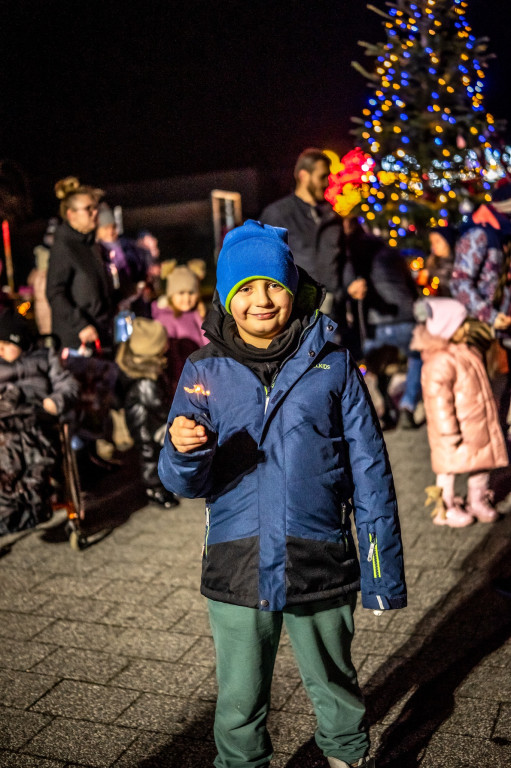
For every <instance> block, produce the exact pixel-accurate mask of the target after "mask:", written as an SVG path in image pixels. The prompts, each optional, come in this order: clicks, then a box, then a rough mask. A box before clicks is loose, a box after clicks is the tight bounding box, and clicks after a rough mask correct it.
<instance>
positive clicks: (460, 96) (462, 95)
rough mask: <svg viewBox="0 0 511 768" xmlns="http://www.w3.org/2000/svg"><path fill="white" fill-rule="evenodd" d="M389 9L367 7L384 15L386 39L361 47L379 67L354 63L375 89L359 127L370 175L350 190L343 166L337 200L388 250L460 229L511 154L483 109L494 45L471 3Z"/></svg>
mask: <svg viewBox="0 0 511 768" xmlns="http://www.w3.org/2000/svg"><path fill="white" fill-rule="evenodd" d="M386 6H387V8H388V10H387V11H383V10H380V9H378V8H375V7H374V6H371V5H369V6H368V8H369V9H370V10H372V11H374V12H375V13H378V14H379V15H380V16H382V17H383V22H382V23H383V27H384V30H385V37H386V39H385V41H384V42H381V43H376V44H371V43H365V42H361V43H360V45H361V46H363V48H364V49H365V53H366V55H367V56H368V57H371V59H372V60H373V61H374V71H367V70H366V69H365V68H364V67H362V66H361V65H360V64H359V63H354V64H353V66H355V68H356V69H357V70H358V71H359V72H361V73H362V74H363V75H364V76H365V77H366V78H367V79H368V81H369V86H370V89H371V94H370V97H369V99H368V104H367V107H366V108H365V109H364V110H363V117H362V118H353V120H354V122H355V123H357V127H356V128H355V129H354V130H353V131H352V133H353V134H354V135H355V136H356V138H357V143H358V144H359V146H360V149H361V151H360V152H359V153H358V154H359V157H360V158H362V164H364V158H365V160H366V162H365V165H364V167H365V168H366V172H365V176H364V179H363V180H362V181H359V183H358V184H353V183H351V182H348V183H347V184H346V183H345V177H344V181H343V172H344V167H343V165H341V166H340V167H339V168H338V170H339V171H340V172H339V174H338V175H337V177H335V176H334V177H333V184H332V186H331V189H330V190H329V195H330V199H331V201H332V202H333V203H334V204H335V206H336V207H337V209H338V210H339V211H341V212H343V213H346V212H347V210H348V209H351V211H352V212H353V213H354V214H358V215H362V216H363V217H364V218H365V220H366V221H367V223H368V225H369V226H370V227H371V228H372V229H373V231H376V232H380V233H381V234H382V235H383V236H384V237H385V238H386V239H388V242H389V244H390V245H392V246H398V247H400V248H403V247H405V248H406V247H422V248H426V247H427V246H426V242H427V229H428V227H429V226H435V225H442V224H447V223H454V224H456V223H458V222H459V220H460V219H461V218H462V216H463V214H466V213H467V212H469V211H470V210H471V209H472V208H473V207H474V205H475V204H477V203H478V202H482V201H484V200H489V199H490V190H491V187H492V185H493V183H494V182H495V181H496V180H497V179H498V178H500V177H501V176H503V175H504V174H505V172H506V167H507V166H508V165H509V162H510V160H509V153H508V152H506V151H505V150H504V151H502V150H501V149H499V146H500V145H499V138H498V136H499V132H500V130H501V128H502V126H501V125H497V124H496V121H495V119H494V117H493V116H492V115H490V114H489V113H488V112H486V110H485V107H484V106H483V94H482V91H483V85H484V77H485V74H484V70H485V68H486V67H487V66H488V59H489V54H488V53H487V43H488V40H487V39H486V38H481V39H477V38H476V37H475V36H474V35H473V34H472V29H471V27H470V26H469V23H468V21H467V18H466V15H465V13H466V9H467V3H466V2H464V0H413V1H412V0H395V2H388V3H386ZM336 181H337V186H336ZM357 196H358V197H357ZM348 197H349V198H350V200H349V202H348ZM354 203H355V205H353V204H354Z"/></svg>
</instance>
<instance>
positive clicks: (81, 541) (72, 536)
mask: <svg viewBox="0 0 511 768" xmlns="http://www.w3.org/2000/svg"><path fill="white" fill-rule="evenodd" d="M69 545H70V547H71V549H72V550H74V551H75V552H79V551H80V550H81V549H84V547H85V546H86V545H87V538H86V537H85V536H84V535H83V533H80V531H77V530H76V529H73V530H72V531H70V533H69Z"/></svg>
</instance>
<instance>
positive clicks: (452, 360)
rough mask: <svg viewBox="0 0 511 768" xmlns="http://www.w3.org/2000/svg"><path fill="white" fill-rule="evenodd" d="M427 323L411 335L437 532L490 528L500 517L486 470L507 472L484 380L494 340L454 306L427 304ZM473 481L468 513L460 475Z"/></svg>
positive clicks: (439, 302) (439, 300)
mask: <svg viewBox="0 0 511 768" xmlns="http://www.w3.org/2000/svg"><path fill="white" fill-rule="evenodd" d="M422 303H423V305H424V306H425V309H426V313H427V319H426V321H425V325H418V326H417V328H416V329H415V331H414V336H413V348H414V349H417V350H419V351H420V353H421V356H422V360H423V366H422V378H421V381H422V391H423V398H424V407H425V410H426V421H427V429H428V439H429V445H430V449H431V465H432V468H433V472H435V473H436V475H437V477H436V486H434V487H433V488H429V489H427V490H428V493H429V495H430V499H429V500H426V503H428V501H430V500H431V501H432V500H436V502H437V503H436V506H435V509H434V511H433V514H434V517H433V523H434V524H435V525H448V526H450V527H451V528H463V527H464V526H467V525H470V524H471V523H473V522H474V518H476V519H477V520H479V521H480V522H482V523H492V522H494V521H495V520H496V519H497V517H498V513H497V511H496V510H495V508H494V507H493V506H492V504H491V502H490V492H489V490H488V481H489V470H491V469H496V468H497V467H505V466H507V464H508V459H507V451H506V446H505V443H504V437H503V435H502V430H501V428H500V426H499V419H498V414H497V407H496V404H495V400H494V397H493V394H492V391H491V388H490V382H489V380H488V376H487V374H486V369H485V364H484V357H483V352H482V350H483V349H484V348H485V347H487V346H488V345H489V342H490V340H491V336H490V334H489V333H488V332H487V326H484V324H482V323H479V322H478V321H474V320H471V319H469V318H467V310H466V309H465V307H464V306H463V304H461V303H460V302H459V301H457V300H456V299H452V298H438V297H435V298H428V299H424V300H423V302H422ZM466 472H468V473H470V474H469V478H468V495H467V502H466V506H465V508H464V509H463V506H462V503H461V500H459V499H458V498H457V497H455V495H454V481H455V477H456V475H459V474H463V473H466Z"/></svg>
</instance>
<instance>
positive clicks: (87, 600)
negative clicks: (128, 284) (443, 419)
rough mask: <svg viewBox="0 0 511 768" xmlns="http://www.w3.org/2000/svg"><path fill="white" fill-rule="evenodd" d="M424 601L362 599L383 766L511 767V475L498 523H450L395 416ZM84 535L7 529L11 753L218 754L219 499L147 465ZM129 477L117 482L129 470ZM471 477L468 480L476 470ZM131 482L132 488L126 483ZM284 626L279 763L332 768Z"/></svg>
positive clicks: (92, 765) (363, 647) (2, 755)
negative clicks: (384, 603) (214, 537)
mask: <svg viewBox="0 0 511 768" xmlns="http://www.w3.org/2000/svg"><path fill="white" fill-rule="evenodd" d="M386 440H387V444H388V448H389V453H390V457H391V462H392V466H393V470H394V475H395V480H396V486H397V492H398V501H399V506H400V515H401V524H402V531H403V540H404V548H405V564H406V570H407V581H408V588H409V607H408V608H406V609H405V610H402V611H393V612H389V613H385V614H384V615H383V616H381V617H379V618H377V617H375V616H374V615H373V614H372V612H369V611H364V610H363V609H361V608H358V609H357V614H356V619H357V633H356V638H355V644H354V651H353V653H354V659H355V661H356V664H357V667H358V669H359V677H360V681H361V684H362V685H363V689H364V692H365V695H366V699H367V705H368V712H369V717H370V722H371V724H372V727H371V734H372V742H373V752H374V753H375V754H376V755H377V758H378V761H377V765H378V768H383V767H387V766H392V767H393V768H407V767H408V766H416V765H420V766H422V767H423V768H467V767H468V766H474V768H509V766H511V674H510V672H511V640H510V631H511V601H508V600H506V599H505V598H503V597H501V596H500V595H499V594H498V593H497V592H496V591H495V590H494V588H493V586H492V581H493V580H494V579H495V578H496V577H498V576H502V575H508V576H510V575H511V514H507V513H508V511H509V508H510V507H511V495H508V496H506V493H507V492H509V491H511V475H510V473H509V472H507V471H501V472H499V473H497V474H496V475H495V476H494V477H493V484H494V486H495V488H496V492H497V498H498V499H500V500H501V509H502V510H503V512H504V514H503V515H502V517H501V519H500V520H499V522H497V523H495V524H494V525H490V526H488V525H486V526H484V525H481V524H477V525H474V526H472V527H471V528H468V529H464V530H451V529H444V528H437V527H435V526H433V525H432V524H431V522H430V517H429V513H428V511H427V510H425V509H424V507H423V501H424V492H423V489H424V487H425V486H426V485H428V484H430V483H431V482H432V480H433V475H432V473H431V470H430V465H429V454H428V448H427V441H426V434H425V429H424V428H421V429H420V430H418V431H411V432H403V431H401V432H390V433H386ZM109 482H110V485H111V488H110V490H111V491H112V493H111V494H110V496H107V497H106V500H105V501H104V502H103V503H102V504H101V505H96V508H95V511H94V508H93V506H92V507H91V510H92V511H91V512H90V515H89V520H88V525H89V530H90V531H91V532H92V536H91V539H90V546H88V547H87V548H85V549H84V550H82V551H81V552H75V551H73V550H72V549H71V548H70V546H69V543H68V541H67V538H66V536H65V534H64V529H63V521H62V518H61V517H60V518H59V516H58V515H56V516H55V518H54V520H52V521H51V523H49V524H47V526H46V527H45V528H43V529H41V530H37V531H32V532H30V533H29V534H28V535H23V536H21V535H18V536H13V537H10V538H9V539H6V538H4V539H3V540H2V539H0V547H2V546H3V549H1V551H0V554H1V555H2V556H1V557H0V587H1V588H0V766H5V768H11V767H12V768H32V767H37V768H78V767H79V766H81V767H82V768H85V767H86V768H110V767H114V766H115V768H156V767H158V768H169V767H170V766H175V767H176V768H177V767H178V766H179V768H192V766H193V768H203V766H204V767H205V766H211V765H212V761H213V759H214V755H215V749H214V744H213V740H212V724H213V713H214V702H215V694H216V683H215V664H214V652H213V645H212V641H211V636H210V631H209V626H208V621H207V615H206V605H205V600H204V599H203V598H202V597H201V595H200V594H199V577H200V557H201V547H202V536H203V504H202V502H200V501H187V500H183V501H182V503H181V505H180V506H179V507H178V508H177V509H174V510H170V511H167V510H161V509H158V508H155V507H150V506H149V507H148V506H143V499H142V498H141V496H140V492H139V491H138V490H137V489H136V488H135V487H134V486H133V483H132V482H131V478H130V472H129V471H124V472H123V471H122V470H121V471H120V472H119V474H118V475H117V477H116V478H115V479H114V480H110V481H109ZM114 486H116V487H117V492H116V493H114V492H113V487H114ZM460 490H462V483H461V482H460ZM119 491H120V492H119ZM314 727H315V720H314V714H313V711H312V708H311V705H310V703H309V701H308V699H307V697H306V695H305V693H304V690H303V688H302V686H301V682H300V679H299V676H298V672H297V670H296V667H295V664H294V661H293V657H292V653H291V649H290V646H289V643H288V642H287V638H286V637H285V636H284V637H283V638H282V643H281V647H280V650H279V654H278V658H277V665H276V672H275V678H274V684H273V700H272V711H271V716H270V722H269V728H270V731H271V734H272V739H273V743H274V750H275V756H274V760H273V762H272V766H275V768H324V767H325V766H326V763H325V762H324V759H323V758H322V756H321V755H320V754H319V753H318V751H317V749H316V747H315V745H314V742H313V733H314Z"/></svg>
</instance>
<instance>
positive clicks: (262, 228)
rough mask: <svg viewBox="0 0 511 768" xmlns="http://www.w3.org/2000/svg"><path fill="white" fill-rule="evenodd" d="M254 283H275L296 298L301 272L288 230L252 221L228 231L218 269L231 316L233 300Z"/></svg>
mask: <svg viewBox="0 0 511 768" xmlns="http://www.w3.org/2000/svg"><path fill="white" fill-rule="evenodd" d="M251 280H273V281H275V282H276V283H279V284H280V285H281V286H282V287H283V288H285V289H286V291H287V292H288V293H290V294H291V295H292V296H294V294H295V293H296V289H297V287H298V270H297V268H296V265H295V262H294V259H293V254H292V253H291V251H290V249H289V245H288V244H287V229H283V228H282V227H271V226H270V225H269V224H261V222H260V221H254V220H252V219H248V220H247V221H246V222H245V223H244V224H243V225H242V226H241V227H236V228H235V229H231V231H230V232H228V233H227V234H226V236H225V239H224V244H223V246H222V250H221V251H220V254H219V256H218V263H217V267H216V288H217V291H218V295H219V297H220V301H221V302H222V304H223V306H224V307H225V309H226V310H227V312H229V314H230V313H231V309H230V307H231V300H232V297H233V296H234V294H235V293H236V292H237V291H238V290H239V289H240V288H241V286H242V285H244V284H245V283H248V282H250V281H251Z"/></svg>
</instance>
